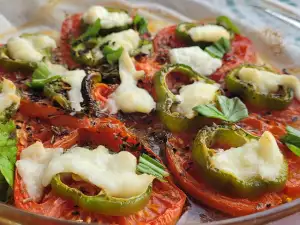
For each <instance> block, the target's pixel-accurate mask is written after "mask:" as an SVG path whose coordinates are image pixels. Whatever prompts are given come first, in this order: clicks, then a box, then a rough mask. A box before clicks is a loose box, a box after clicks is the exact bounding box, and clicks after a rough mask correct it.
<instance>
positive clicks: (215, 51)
mask: <svg viewBox="0 0 300 225" xmlns="http://www.w3.org/2000/svg"><path fill="white" fill-rule="evenodd" d="M229 50H230V41H229V40H228V39H226V38H223V37H222V38H220V39H219V40H218V41H216V42H215V43H213V44H212V45H210V46H207V47H206V48H205V49H204V51H206V52H207V53H208V54H210V55H211V56H212V57H214V58H219V59H222V58H223V56H224V55H225V54H226V53H227V52H228V51H229Z"/></svg>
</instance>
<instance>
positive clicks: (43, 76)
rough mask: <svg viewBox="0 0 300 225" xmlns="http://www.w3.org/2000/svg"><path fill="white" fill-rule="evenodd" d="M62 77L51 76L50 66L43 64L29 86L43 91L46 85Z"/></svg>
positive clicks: (40, 64) (36, 71)
mask: <svg viewBox="0 0 300 225" xmlns="http://www.w3.org/2000/svg"><path fill="white" fill-rule="evenodd" d="M60 78H61V76H59V75H56V76H51V72H50V71H49V69H48V66H47V65H46V64H45V63H44V62H41V63H39V64H38V67H37V68H36V69H35V70H34V72H33V74H32V80H31V82H30V83H27V85H28V86H29V87H30V88H33V89H43V88H44V86H45V84H47V83H49V82H52V81H55V80H58V79H60Z"/></svg>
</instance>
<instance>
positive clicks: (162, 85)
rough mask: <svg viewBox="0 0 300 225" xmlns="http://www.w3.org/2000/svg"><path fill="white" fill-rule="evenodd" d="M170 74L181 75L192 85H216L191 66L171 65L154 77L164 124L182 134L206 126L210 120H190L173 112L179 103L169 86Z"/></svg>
mask: <svg viewBox="0 0 300 225" xmlns="http://www.w3.org/2000/svg"><path fill="white" fill-rule="evenodd" d="M170 73H179V74H180V75H181V76H185V77H187V78H188V80H189V81H190V82H191V83H192V82H197V81H203V82H204V83H208V84H214V83H215V82H214V81H213V80H210V79H208V78H206V77H204V76H202V75H200V74H198V73H196V72H195V71H193V70H192V69H191V68H190V67H189V66H186V65H183V64H174V65H169V66H167V67H164V68H163V69H162V70H160V71H158V72H157V73H156V74H155V77H154V87H155V92H156V96H157V112H158V116H159V118H160V119H161V121H162V122H163V124H164V125H165V126H166V127H167V128H168V129H169V130H170V131H173V132H180V131H184V130H187V129H189V128H192V127H196V126H198V125H202V124H206V123H207V122H208V119H205V118H202V117H194V118H193V119H188V118H187V117H185V116H183V115H181V114H180V113H179V112H176V111H174V110H172V108H173V107H174V106H175V105H176V104H178V103H179V102H178V99H177V97H176V95H175V94H174V93H172V91H171V90H170V89H169V88H168V85H167V81H166V79H167V75H168V74H170ZM218 94H220V91H218V93H217V94H216V95H218ZM199 118H200V119H199Z"/></svg>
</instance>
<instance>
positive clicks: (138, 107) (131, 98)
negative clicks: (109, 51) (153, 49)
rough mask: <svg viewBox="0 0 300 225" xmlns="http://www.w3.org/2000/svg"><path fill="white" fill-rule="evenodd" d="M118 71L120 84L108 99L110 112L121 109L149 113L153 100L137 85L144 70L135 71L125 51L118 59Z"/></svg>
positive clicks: (128, 111)
mask: <svg viewBox="0 0 300 225" xmlns="http://www.w3.org/2000/svg"><path fill="white" fill-rule="evenodd" d="M119 73H120V79H121V84H120V86H119V87H118V88H117V90H116V91H115V92H114V93H113V94H111V95H110V96H109V99H108V105H107V106H108V108H109V110H110V112H111V113H116V112H117V111H118V110H122V111H123V112H126V113H131V112H141V113H150V112H151V111H152V110H153V109H154V108H155V102H154V100H153V98H152V97H151V95H150V94H149V93H148V92H147V91H146V90H144V89H142V88H139V87H137V81H138V80H139V79H141V78H142V77H143V76H144V71H136V69H135V66H134V64H133V61H132V59H131V58H130V56H129V54H128V52H126V51H123V53H122V55H121V57H120V59H119Z"/></svg>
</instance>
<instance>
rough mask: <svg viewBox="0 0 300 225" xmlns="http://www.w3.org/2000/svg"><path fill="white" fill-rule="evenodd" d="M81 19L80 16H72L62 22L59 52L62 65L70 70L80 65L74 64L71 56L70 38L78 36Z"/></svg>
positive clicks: (79, 14)
mask: <svg viewBox="0 0 300 225" xmlns="http://www.w3.org/2000/svg"><path fill="white" fill-rule="evenodd" d="M81 17H82V14H81V13H78V14H74V15H72V16H70V17H68V18H67V19H65V20H64V22H63V24H62V27H61V37H60V51H61V55H62V59H61V60H62V63H65V64H67V65H68V67H69V68H70V69H75V68H78V67H80V65H79V64H78V63H77V62H75V61H74V60H73V58H72V55H71V44H70V42H71V38H76V37H78V36H79V35H80V27H81Z"/></svg>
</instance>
